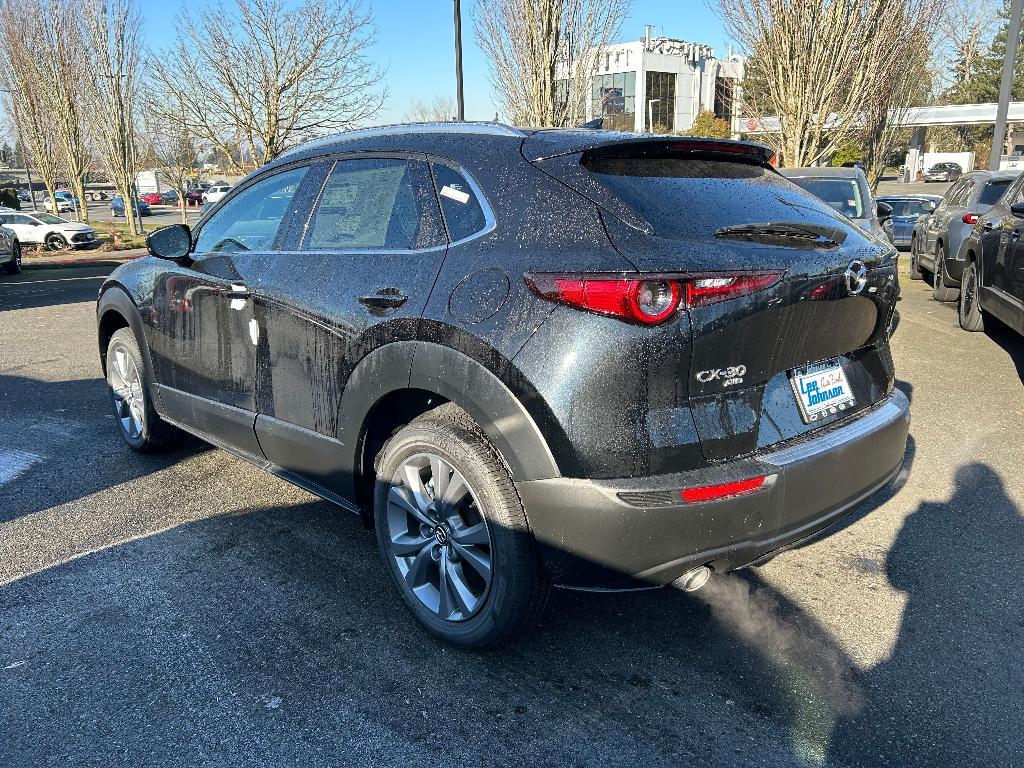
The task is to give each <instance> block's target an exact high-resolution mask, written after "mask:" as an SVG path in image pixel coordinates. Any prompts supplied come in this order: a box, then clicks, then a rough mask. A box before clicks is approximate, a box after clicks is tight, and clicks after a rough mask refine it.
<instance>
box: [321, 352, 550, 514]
mask: <svg viewBox="0 0 1024 768" xmlns="http://www.w3.org/2000/svg"><path fill="white" fill-rule="evenodd" d="M388 371H390V373H387V372H388ZM445 402H451V403H454V404H455V405H457V406H459V407H460V408H462V409H463V410H464V411H466V413H468V414H469V416H470V417H471V418H472V419H473V420H474V421H475V422H476V423H477V424H478V425H479V426H480V428H481V430H482V431H483V432H484V434H485V435H486V436H487V438H488V440H490V441H491V444H492V445H493V446H494V447H495V449H496V450H497V451H498V452H499V453H500V454H501V456H502V458H503V459H504V461H505V463H506V465H507V466H508V468H509V470H510V472H511V473H512V476H513V478H514V479H516V480H540V479H545V478H552V477H560V476H561V475H560V472H559V470H558V466H557V464H556V463H555V460H554V458H553V456H552V455H551V452H550V450H549V449H548V446H547V443H546V441H545V440H544V437H543V436H542V435H541V432H540V430H539V429H538V427H537V425H536V423H535V422H534V420H533V418H532V417H531V416H530V414H529V412H528V411H527V410H526V408H525V407H524V406H523V404H522V403H521V402H520V400H519V398H517V397H516V395H515V394H514V393H513V392H512V391H511V390H510V389H509V388H508V387H507V386H506V385H505V384H504V383H502V382H501V380H499V378H498V377H497V375H495V374H494V373H493V372H491V371H490V370H488V369H487V368H486V367H484V366H483V365H482V364H481V363H479V362H477V361H476V360H474V359H472V358H470V357H469V356H467V355H465V354H464V353H462V352H459V351H458V350H455V349H452V348H450V347H444V346H440V345H437V344H430V343H427V342H414V341H403V342H395V343H393V344H388V345H385V346H383V347H378V348H377V349H375V350H373V351H372V352H370V353H369V354H368V355H366V357H364V358H363V359H362V360H360V361H359V364H358V365H356V367H355V368H354V369H353V371H352V375H351V377H350V378H349V380H348V383H347V385H346V387H345V390H344V392H343V394H342V397H341V404H340V408H339V416H338V440H339V442H341V443H342V444H343V445H344V446H345V450H346V456H345V460H346V464H348V466H349V467H351V470H352V472H351V476H352V477H359V478H360V480H359V482H358V485H360V486H363V487H365V483H366V482H369V481H370V480H372V477H373V460H374V458H375V456H373V455H370V452H371V451H372V450H373V448H374V446H372V445H369V444H368V443H367V439H366V438H367V436H368V435H369V436H370V439H371V440H373V439H374V435H376V436H377V438H378V439H379V436H380V435H379V433H380V430H381V423H382V422H379V421H375V420H376V419H381V418H383V420H384V422H386V425H385V427H387V428H388V429H389V430H390V431H393V429H394V428H396V427H399V426H403V425H404V424H405V423H408V421H407V420H405V419H406V417H408V420H411V419H413V418H415V417H416V416H418V415H421V414H422V413H425V412H426V411H428V410H431V409H433V408H435V407H437V406H438V405H442V404H443V403H445ZM390 405H394V406H395V407H396V409H397V410H398V412H397V413H396V412H394V411H390V412H389V411H388V410H387V409H388V406H390ZM388 436H390V435H388ZM385 439H386V436H385ZM356 492H357V488H356V487H353V488H352V489H351V493H352V494H353V496H356Z"/></svg>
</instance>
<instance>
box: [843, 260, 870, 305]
mask: <svg viewBox="0 0 1024 768" xmlns="http://www.w3.org/2000/svg"><path fill="white" fill-rule="evenodd" d="M867 284H868V268H867V267H866V266H864V262H863V261H858V260H857V259H854V260H853V261H851V262H850V266H848V267H847V268H846V290H848V291H849V292H850V295H851V296H856V295H857V294H858V293H860V292H861V291H863V290H864V286H865V285H867Z"/></svg>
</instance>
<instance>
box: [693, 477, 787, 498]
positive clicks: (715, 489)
mask: <svg viewBox="0 0 1024 768" xmlns="http://www.w3.org/2000/svg"><path fill="white" fill-rule="evenodd" d="M767 479H768V476H767V475H765V476H763V477H752V478H750V479H749V480H737V481H736V482H734V483H722V484H721V485H704V486H701V487H700V488H684V489H683V490H682V491H681V493H682V494H683V501H685V502H687V503H688V504H689V503H692V502H695V501H712V500H714V499H723V498H725V497H726V496H738V495H739V494H741V493H750V492H751V491H756V490H757V489H758V488H760V487H761V486H762V485H764V481H765V480H767Z"/></svg>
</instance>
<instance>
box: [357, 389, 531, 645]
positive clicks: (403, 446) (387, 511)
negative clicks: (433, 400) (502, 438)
mask: <svg viewBox="0 0 1024 768" xmlns="http://www.w3.org/2000/svg"><path fill="white" fill-rule="evenodd" d="M374 517H375V525H376V531H377V543H378V545H379V547H380V551H381V555H382V556H383V557H384V560H385V562H386V563H387V565H388V570H389V571H390V573H391V576H392V579H393V581H394V583H395V585H396V587H397V588H398V591H399V594H400V595H401V597H402V600H403V601H404V602H405V604H406V606H407V607H408V608H409V610H410V611H411V612H412V614H413V616H415V617H416V620H417V621H419V622H420V624H422V625H423V627H424V628H425V629H426V630H427V631H428V632H430V633H431V634H433V635H434V636H436V637H438V638H439V639H441V640H443V641H444V642H446V643H450V644H451V645H455V646H458V647H461V648H487V647H490V646H493V645H496V644H498V643H500V642H502V641H505V640H508V639H509V638H511V637H513V636H514V635H516V634H518V633H519V632H521V631H522V630H524V629H526V628H527V627H529V626H530V625H532V624H533V623H535V622H536V620H537V618H538V617H539V615H540V613H541V611H542V609H543V607H544V603H545V601H546V599H547V592H548V582H547V578H546V575H545V573H544V570H543V566H542V564H541V561H540V557H539V555H538V553H537V547H536V544H535V542H534V540H533V536H532V535H531V534H530V531H529V527H528V525H527V521H526V513H525V510H524V509H523V505H522V502H521V501H520V500H519V496H518V494H517V493H516V491H515V486H514V485H513V484H512V478H511V476H510V475H509V472H508V470H507V469H506V468H505V465H504V463H503V462H502V460H501V458H500V457H499V455H498V453H497V451H496V450H495V449H494V448H493V447H492V446H491V444H490V443H489V442H488V440H487V438H486V437H485V436H484V435H483V433H482V432H481V430H480V428H479V427H478V426H477V425H476V423H475V422H473V420H472V419H470V418H469V417H468V416H467V415H466V414H465V413H464V412H463V411H461V410H460V409H458V408H456V407H455V406H453V405H451V404H449V405H444V406H441V407H440V408H438V409H435V410H434V411H431V412H429V413H427V414H425V415H424V416H422V417H420V418H419V419H417V420H416V421H414V422H412V423H411V424H409V425H408V426H406V427H404V428H403V429H402V430H400V431H399V432H398V433H397V434H396V435H394V437H392V438H391V439H390V440H389V441H388V443H387V444H386V445H385V447H384V449H383V450H382V452H381V454H380V456H379V457H378V461H377V484H376V491H375V496H374Z"/></svg>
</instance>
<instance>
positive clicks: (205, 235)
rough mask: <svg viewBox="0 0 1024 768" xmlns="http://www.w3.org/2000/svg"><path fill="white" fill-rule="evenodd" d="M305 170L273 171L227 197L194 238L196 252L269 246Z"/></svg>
mask: <svg viewBox="0 0 1024 768" xmlns="http://www.w3.org/2000/svg"><path fill="white" fill-rule="evenodd" d="M307 170H308V168H307V167H302V168H293V169H291V170H290V171H284V172H283V173H278V174H275V175H273V176H270V177H268V178H265V179H262V180H260V181H257V182H256V183H255V184H253V185H251V186H249V187H247V188H246V189H244V190H242V191H241V192H239V193H238V194H237V195H235V196H234V197H233V198H231V199H230V200H228V201H227V203H225V205H224V206H223V207H222V208H220V209H219V210H218V211H217V212H216V213H214V214H213V216H211V217H210V219H209V221H207V222H206V223H205V224H203V228H202V229H201V230H200V231H199V238H198V239H197V240H196V248H195V250H196V253H197V254H203V253H222V252H228V253H239V252H242V251H266V250H270V249H271V248H272V247H273V245H274V239H275V238H276V237H277V231H278V229H279V228H280V226H281V221H282V220H283V219H284V216H285V212H286V211H287V210H288V205H289V203H291V201H292V198H293V197H294V196H295V193H296V192H297V191H298V189H299V184H301V183H302V179H303V178H304V177H305V175H306V171H307Z"/></svg>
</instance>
